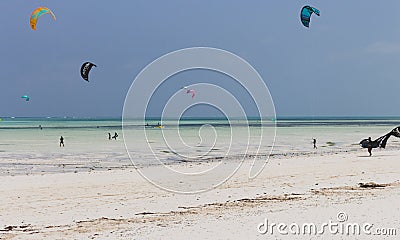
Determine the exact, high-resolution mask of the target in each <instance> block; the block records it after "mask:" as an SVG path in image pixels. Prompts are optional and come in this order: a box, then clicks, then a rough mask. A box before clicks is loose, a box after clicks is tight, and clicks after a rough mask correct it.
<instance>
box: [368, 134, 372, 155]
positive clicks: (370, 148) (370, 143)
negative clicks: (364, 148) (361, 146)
mask: <svg viewBox="0 0 400 240" xmlns="http://www.w3.org/2000/svg"><path fill="white" fill-rule="evenodd" d="M368 153H369V156H370V157H371V156H372V140H371V137H369V138H368Z"/></svg>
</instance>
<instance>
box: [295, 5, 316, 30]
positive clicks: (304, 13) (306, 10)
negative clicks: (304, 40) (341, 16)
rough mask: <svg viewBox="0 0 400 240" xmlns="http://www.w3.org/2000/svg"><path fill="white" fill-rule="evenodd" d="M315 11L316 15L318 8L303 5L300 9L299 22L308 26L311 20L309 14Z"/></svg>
mask: <svg viewBox="0 0 400 240" xmlns="http://www.w3.org/2000/svg"><path fill="white" fill-rule="evenodd" d="M313 13H315V14H316V15H317V16H319V15H320V13H319V10H318V9H316V8H314V7H310V6H304V7H303V8H302V9H301V12H300V19H301V23H302V24H303V25H304V27H307V28H308V27H310V21H311V14H313Z"/></svg>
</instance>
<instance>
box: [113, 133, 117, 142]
mask: <svg viewBox="0 0 400 240" xmlns="http://www.w3.org/2000/svg"><path fill="white" fill-rule="evenodd" d="M117 137H118V133H117V132H115V133H114V136H113V137H112V138H114V140H117Z"/></svg>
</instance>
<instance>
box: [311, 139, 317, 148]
mask: <svg viewBox="0 0 400 240" xmlns="http://www.w3.org/2000/svg"><path fill="white" fill-rule="evenodd" d="M312 141H313V144H314V149H317V139H315V138H313V139H312Z"/></svg>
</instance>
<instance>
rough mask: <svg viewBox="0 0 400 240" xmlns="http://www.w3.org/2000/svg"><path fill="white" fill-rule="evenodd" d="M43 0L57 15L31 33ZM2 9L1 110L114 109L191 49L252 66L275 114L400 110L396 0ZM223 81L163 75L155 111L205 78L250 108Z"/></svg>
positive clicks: (9, 4) (122, 0) (113, 112)
mask: <svg viewBox="0 0 400 240" xmlns="http://www.w3.org/2000/svg"><path fill="white" fill-rule="evenodd" d="M304 5H311V6H314V7H316V8H318V9H319V10H320V12H321V16H320V17H318V16H312V19H311V24H310V25H311V26H310V28H309V29H307V28H305V27H303V26H302V25H301V22H300V19H299V15H300V9H301V8H302V6H304ZM40 6H46V7H48V8H50V9H51V10H52V11H53V12H54V14H55V15H56V16H57V20H56V21H54V20H53V19H52V18H51V17H50V15H45V16H42V17H41V18H40V19H39V21H38V25H37V30H36V31H33V30H31V29H30V25H29V17H30V15H31V13H32V11H33V10H34V9H35V8H37V7H40ZM0 7H1V8H2V9H3V14H1V15H0V22H1V24H0V32H1V33H2V37H1V38H0V66H1V71H0V83H1V87H0V117H5V116H16V117H47V116H60V117H63V116H70V117H119V116H121V115H122V109H123V105H124V100H125V96H126V94H127V92H128V90H129V87H130V86H131V84H132V82H133V81H134V79H135V77H136V76H137V75H138V74H139V73H140V71H141V70H142V69H143V68H145V67H146V65H148V64H149V63H151V62H152V61H154V60H155V59H157V58H159V57H161V56H162V55H164V54H167V53H169V52H171V51H176V50H179V49H183V48H188V47H213V48H220V49H224V50H227V51H230V52H232V53H234V54H236V55H238V56H240V57H241V58H243V59H244V60H246V61H247V62H249V63H250V64H251V65H252V66H253V67H254V68H255V69H256V70H257V71H258V73H259V74H260V75H261V77H262V78H263V80H264V82H265V83H266V85H267V86H268V88H269V91H270V93H271V95H272V98H273V101H274V104H275V109H276V113H277V115H278V116H400V110H399V107H398V103H399V100H398V95H399V94H398V90H399V89H400V81H399V76H400V67H399V63H400V15H399V14H398V13H399V12H400V1H398V0H387V1H384V4H383V3H382V4H378V2H377V1H372V0H352V1H348V0H347V1H345V0H335V1H293V0H280V1H273V0H262V1H261V0H260V1H258V0H255V1H234V0H233V1H227V0H226V1H211V0H210V1H191V0H189V1H188V0H182V1H177V0H170V1H161V0H159V1H131V0H129V1H128V0H119V1H112V3H111V1H99V0H84V1H82V0H79V1H78V0H68V1H31V0H19V1H15V0H2V1H0ZM86 61H91V62H93V63H95V64H96V65H97V66H98V67H97V68H93V69H92V71H91V72H90V77H89V78H90V79H89V80H90V82H85V81H83V80H82V79H81V77H80V73H79V69H80V66H81V65H82V63H83V62H86ZM185 74H186V75H185ZM205 76H206V77H205ZM226 78H227V77H226V76H221V74H218V73H210V72H208V73H207V72H206V71H192V72H189V73H182V75H181V76H175V77H173V78H171V79H168V81H166V82H165V84H163V87H164V88H160V89H158V91H159V93H158V94H157V95H156V96H154V98H153V99H152V102H151V103H150V105H152V106H153V108H152V110H151V111H152V112H153V113H154V114H157V113H158V112H160V106H162V103H163V102H165V99H168V97H169V96H170V95H171V94H173V93H174V92H175V91H179V87H180V86H182V85H189V84H194V83H199V82H204V81H206V82H210V83H214V84H221V86H222V87H224V88H226V89H227V90H229V91H232V92H234V94H235V96H237V98H238V99H241V101H242V102H243V106H244V108H245V109H246V111H248V112H249V114H250V115H251V114H253V112H254V103H253V102H252V101H251V98H249V96H248V95H246V92H244V91H242V90H240V89H239V88H240V86H238V85H236V84H235V83H232V84H230V83H229V81H228V80H226V81H225V80H224V81H222V80H221V79H226ZM222 82H223V83H222ZM25 94H27V95H29V96H30V98H31V100H30V101H29V102H24V101H23V99H21V98H20V97H21V96H22V95H25ZM191 112H192V113H193V114H194V115H196V114H200V113H195V112H196V111H193V110H191ZM199 112H201V114H204V115H207V114H209V115H213V114H215V111H214V110H209V112H208V110H207V109H203V110H202V111H199Z"/></svg>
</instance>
